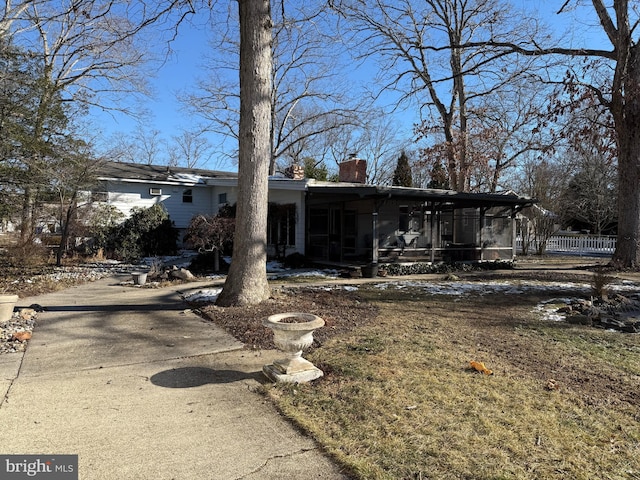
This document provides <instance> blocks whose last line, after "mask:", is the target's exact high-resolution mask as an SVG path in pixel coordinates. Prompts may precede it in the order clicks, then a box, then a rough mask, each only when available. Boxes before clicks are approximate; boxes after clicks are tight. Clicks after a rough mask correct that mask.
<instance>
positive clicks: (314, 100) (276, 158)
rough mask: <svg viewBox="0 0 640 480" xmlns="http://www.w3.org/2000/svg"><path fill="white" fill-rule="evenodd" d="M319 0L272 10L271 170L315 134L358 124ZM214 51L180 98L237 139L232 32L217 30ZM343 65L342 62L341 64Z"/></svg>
mask: <svg viewBox="0 0 640 480" xmlns="http://www.w3.org/2000/svg"><path fill="white" fill-rule="evenodd" d="M322 8H323V7H322V5H321V4H320V3H319V2H306V3H300V4H295V5H294V4H290V5H287V8H286V10H285V9H284V8H282V9H276V10H277V11H275V12H274V34H273V38H274V41H273V59H274V60H273V68H272V72H271V75H272V84H273V93H272V97H271V115H272V118H271V125H272V129H271V132H270V136H271V140H270V142H271V161H270V165H269V172H270V174H272V175H273V174H274V173H276V171H277V170H283V169H284V168H285V167H287V166H288V165H289V164H291V163H300V164H301V163H302V161H303V159H304V157H307V156H313V157H316V156H317V155H316V152H313V151H309V150H308V148H309V146H311V145H313V142H312V140H313V139H314V138H315V137H318V136H322V135H326V134H327V133H328V132H330V131H332V130H335V129H337V128H340V127H341V126H343V125H348V124H355V123H356V122H357V115H358V113H357V112H358V110H360V109H361V106H360V105H359V103H361V102H359V101H358V102H356V101H355V100H354V98H356V97H355V96H354V95H353V94H352V93H353V87H352V86H351V85H348V84H347V83H346V82H345V80H343V79H345V78H346V77H345V75H344V70H342V71H341V68H340V65H339V64H338V63H337V61H336V58H337V57H338V56H336V55H335V48H334V46H335V41H334V40H333V39H332V36H331V35H330V31H329V30H330V26H329V25H328V23H327V20H326V16H325V15H323V12H322ZM216 33H217V34H218V35H219V36H220V37H221V38H219V39H218V41H217V42H216V47H215V49H216V54H215V57H214V58H213V59H212V61H211V63H210V66H209V67H208V70H209V71H210V72H211V75H210V76H209V77H208V78H207V79H206V80H205V81H202V82H200V84H199V91H198V92H196V93H193V94H189V95H186V96H183V100H184V101H185V102H186V103H187V104H188V105H189V106H190V108H191V109H192V110H193V111H194V112H195V113H197V114H198V115H201V116H202V117H203V118H205V119H206V120H207V121H208V122H209V129H210V130H211V131H213V132H215V133H217V134H219V135H222V136H223V137H230V138H234V139H236V138H237V135H238V121H239V98H238V96H237V93H236V92H237V91H238V89H237V78H236V77H235V72H236V71H237V55H238V46H237V35H236V32H235V31H234V29H233V28H230V29H229V30H227V31H222V30H220V29H218V30H217V31H216ZM344 68H345V69H346V68H347V67H346V66H345V67H344Z"/></svg>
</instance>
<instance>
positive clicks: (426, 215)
mask: <svg viewBox="0 0 640 480" xmlns="http://www.w3.org/2000/svg"><path fill="white" fill-rule="evenodd" d="M365 173H366V162H365V161H364V160H361V159H358V158H350V159H349V160H347V161H345V162H342V163H341V164H340V173H339V178H340V181H339V182H322V181H317V180H314V179H308V178H304V176H303V174H302V169H299V168H293V169H291V171H290V174H291V175H290V178H289V177H273V178H270V179H269V200H268V201H269V204H270V215H269V220H268V229H269V230H268V232H267V233H268V250H269V253H270V254H271V255H274V256H275V255H289V254H291V253H294V252H297V253H300V254H303V255H305V256H306V257H307V258H309V259H311V260H314V261H317V262H325V263H342V264H346V263H353V264H362V263H369V262H389V261H398V260H403V261H408V260H423V261H431V262H435V261H478V260H498V259H503V260H511V259H513V258H514V257H515V245H516V242H515V217H516V214H517V212H518V211H520V210H521V209H522V208H525V207H527V206H530V205H532V204H533V201H532V200H531V199H529V198H526V197H521V196H518V195H516V194H514V193H512V192H509V193H505V194H500V193H492V194H477V193H462V192H455V191H451V190H437V189H421V188H405V187H395V186H393V187H388V186H376V185H368V184H366V183H364V178H365ZM92 197H93V200H94V201H100V202H107V203H109V204H112V205H114V206H115V207H117V208H118V209H119V210H121V211H122V212H123V213H124V214H125V215H127V214H128V213H129V212H130V211H131V208H133V207H149V206H151V205H153V204H155V203H162V204H163V205H164V206H165V208H166V209H167V211H168V213H169V215H170V217H171V219H172V220H173V222H174V223H175V226H176V227H177V228H178V229H180V230H182V231H184V230H185V229H186V228H187V226H188V225H189V221H190V220H191V218H193V217H194V216H195V215H198V214H207V215H215V214H216V213H217V212H218V210H219V209H220V208H221V207H222V206H223V205H232V204H234V203H235V202H236V200H237V174H236V173H230V172H220V171H211V170H201V169H192V168H181V167H160V166H154V165H141V164H130V163H117V162H108V163H105V164H104V165H103V166H102V167H101V169H100V173H99V176H98V188H97V189H96V190H95V191H94V192H93V194H92ZM405 259H406V260H405Z"/></svg>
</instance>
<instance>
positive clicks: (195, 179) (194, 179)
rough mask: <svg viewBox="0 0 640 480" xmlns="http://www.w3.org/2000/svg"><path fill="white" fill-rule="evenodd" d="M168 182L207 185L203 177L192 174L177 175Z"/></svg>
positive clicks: (172, 176) (169, 178)
mask: <svg viewBox="0 0 640 480" xmlns="http://www.w3.org/2000/svg"><path fill="white" fill-rule="evenodd" d="M168 180H173V181H178V182H189V183H205V180H204V177H202V176H201V175H194V174H191V173H175V174H173V175H171V176H170V177H168Z"/></svg>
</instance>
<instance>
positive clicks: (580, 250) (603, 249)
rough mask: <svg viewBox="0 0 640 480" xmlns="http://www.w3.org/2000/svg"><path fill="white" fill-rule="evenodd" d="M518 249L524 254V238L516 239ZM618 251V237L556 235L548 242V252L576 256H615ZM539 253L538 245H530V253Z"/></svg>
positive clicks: (534, 243) (532, 243) (533, 242)
mask: <svg viewBox="0 0 640 480" xmlns="http://www.w3.org/2000/svg"><path fill="white" fill-rule="evenodd" d="M516 247H517V249H518V251H519V252H522V238H520V237H518V238H517V239H516ZM615 249H616V237H614V236H604V235H601V236H596V235H554V236H552V237H551V238H549V240H547V248H546V252H548V253H568V254H574V255H613V252H614V251H615ZM536 251H537V243H536V242H535V240H534V241H532V242H531V244H530V245H529V253H535V252H536Z"/></svg>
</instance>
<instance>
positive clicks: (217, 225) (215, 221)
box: [183, 207, 236, 254]
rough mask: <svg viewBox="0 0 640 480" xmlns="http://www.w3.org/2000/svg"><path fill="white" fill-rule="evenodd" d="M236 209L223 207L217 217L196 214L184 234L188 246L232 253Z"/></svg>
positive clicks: (200, 249)
mask: <svg viewBox="0 0 640 480" xmlns="http://www.w3.org/2000/svg"><path fill="white" fill-rule="evenodd" d="M235 225H236V220H235V209H234V208H233V207H227V208H225V209H221V210H220V212H218V214H217V215H216V216H215V217H212V216H211V215H196V216H195V217H193V218H192V219H191V222H189V226H188V227H187V232H186V234H185V236H184V239H183V240H184V243H185V245H186V246H188V247H190V248H193V249H195V250H198V251H200V252H209V251H212V250H219V251H220V252H222V253H226V254H230V253H231V251H232V250H233V233H234V231H235Z"/></svg>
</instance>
